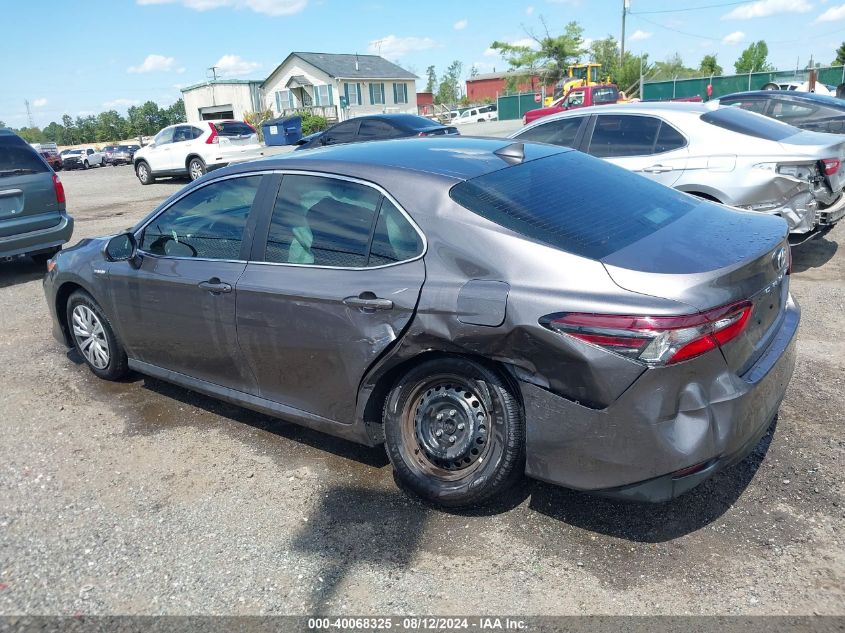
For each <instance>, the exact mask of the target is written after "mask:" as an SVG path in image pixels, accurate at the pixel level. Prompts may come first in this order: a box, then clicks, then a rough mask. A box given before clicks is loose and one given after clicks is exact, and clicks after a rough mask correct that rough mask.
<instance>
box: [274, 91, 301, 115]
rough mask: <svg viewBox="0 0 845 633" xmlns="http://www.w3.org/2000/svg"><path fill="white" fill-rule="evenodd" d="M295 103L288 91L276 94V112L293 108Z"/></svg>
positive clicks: (291, 93)
mask: <svg viewBox="0 0 845 633" xmlns="http://www.w3.org/2000/svg"><path fill="white" fill-rule="evenodd" d="M295 107H296V102H295V101H294V98H293V92H291V91H290V90H279V91H277V92H276V110H278V111H279V112H281V111H282V110H284V109H286V108H295Z"/></svg>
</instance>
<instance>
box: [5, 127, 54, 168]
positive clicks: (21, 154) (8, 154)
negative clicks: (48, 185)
mask: <svg viewBox="0 0 845 633" xmlns="http://www.w3.org/2000/svg"><path fill="white" fill-rule="evenodd" d="M49 169H50V168H49V167H47V165H46V164H45V163H44V161H43V160H41V158H39V157H38V154H36V153H35V150H34V149H32V148H31V147H30V146H29V145H27V144H26V143H25V142H24V141H23V140H22V139H20V138H18V137H17V136H11V135H9V136H6V135H2V136H0V178H2V177H3V176H17V175H20V174H33V173H41V172H44V171H49Z"/></svg>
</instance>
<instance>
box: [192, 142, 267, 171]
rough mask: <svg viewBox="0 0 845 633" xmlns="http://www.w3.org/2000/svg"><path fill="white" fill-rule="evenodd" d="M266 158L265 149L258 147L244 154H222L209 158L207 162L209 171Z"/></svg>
mask: <svg viewBox="0 0 845 633" xmlns="http://www.w3.org/2000/svg"><path fill="white" fill-rule="evenodd" d="M263 157H264V148H263V147H261V146H258V147H257V148H256V149H250V150H249V151H243V152H221V153H220V154H215V155H212V156H209V158H208V160H207V161H206V167H207V168H208V169H217V168H218V167H225V166H226V165H234V164H236V163H245V162H247V161H250V160H257V159H259V158H263Z"/></svg>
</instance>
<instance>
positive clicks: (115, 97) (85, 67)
mask: <svg viewBox="0 0 845 633" xmlns="http://www.w3.org/2000/svg"><path fill="white" fill-rule="evenodd" d="M630 5H631V12H632V13H631V15H630V16H629V18H628V27H627V38H626V41H627V43H626V46H627V47H628V48H629V49H630V50H632V51H634V52H648V53H649V56H650V58H651V59H652V60H659V59H665V58H666V57H668V56H669V55H671V54H673V53H675V52H678V53H680V54H681V56H682V57H683V59H684V61H685V62H686V63H687V65H690V66H697V65H698V62H699V61H700V59H701V57H702V56H703V55H704V54H706V53H717V55H718V60H719V62H720V63H721V64H722V66H723V67H724V68H725V70H726V71H728V70H732V69H733V62H734V61H735V60H736V58H737V57H738V55H739V53H740V52H741V51H742V49H743V48H745V46H747V44H748V43H749V42H751V41H756V40H758V39H765V40H766V41H767V42H768V43H769V49H770V54H769V58H770V61H772V62H773V63H774V64H775V65H776V66H777V67H778V68H794V67H795V64H796V61H799V60H800V64H801V65H802V66H804V65H805V64H806V63H807V61H808V60H809V58H810V56H811V55H813V56H814V58H815V59H816V60H817V61H821V62H823V63H829V62H830V61H831V60H832V59H833V58H834V56H835V50H836V47H837V46H838V45H839V44H840V43H841V42H842V41H843V40H845V3H843V0H754V1H751V2H730V1H728V0H675V1H673V0H630ZM714 5H718V6H714ZM621 6H622V0H474V1H472V2H467V1H464V2H455V1H451V2H446V1H444V0H429V2H426V3H416V2H410V1H409V0H85V1H78V2H77V1H74V2H71V1H70V0H28V1H26V2H22V1H17V0H10V1H8V2H5V3H4V4H3V6H2V9H0V14H2V18H3V22H4V26H6V27H7V28H4V29H3V30H2V33H3V37H2V40H1V41H0V55H1V56H2V57H0V58H2V59H3V62H4V63H3V67H2V70H0V85H2V90H0V120H3V121H5V122H6V123H7V124H9V125H12V126H15V127H20V126H22V125H25V124H26V122H27V119H26V108H25V106H24V100H25V99H28V100H29V101H30V104H31V106H32V112H33V118H34V121H35V124H36V125H38V126H41V127H43V126H45V125H46V124H48V123H49V122H50V121H52V120H59V119H60V117H61V115H62V114H65V113H67V114H70V115H71V116H74V117H75V116H77V115H80V114H81V115H85V114H96V113H98V112H100V111H102V110H105V109H109V108H115V109H117V110H119V111H121V112H125V110H126V108H127V107H128V106H129V105H132V104H135V103H141V102H143V101H145V100H147V99H152V100H153V101H156V102H158V103H159V104H161V105H167V104H170V103H172V102H173V101H174V100H176V99H178V98H179V96H180V93H179V87H181V86H184V85H188V84H192V83H196V82H198V81H203V80H204V79H205V78H206V76H207V73H208V70H207V69H208V67H210V66H213V65H217V66H220V67H221V72H222V73H224V74H227V75H229V76H232V77H241V78H247V77H248V78H264V77H266V76H267V75H268V74H269V73H270V71H272V69H273V68H274V67H275V66H276V65H277V64H278V63H279V62H281V61H282V60H283V59H284V58H285V56H286V55H287V54H288V53H289V52H290V51H293V50H302V51H320V52H332V53H355V52H358V53H378V52H380V53H381V54H382V55H383V56H384V57H386V58H388V59H390V60H391V61H396V62H398V63H400V64H401V65H403V66H404V67H406V68H408V69H410V70H412V71H414V72H416V73H417V74H418V75H420V76H422V75H423V74H424V72H425V69H426V67H427V66H429V65H430V64H434V65H435V66H436V67H437V70H438V72H442V71H443V70H444V69H445V68H446V66H447V65H448V64H449V63H450V62H451V61H452V60H453V59H459V60H461V61H462V62H463V63H464V69H465V74H466V75H468V74H469V69H470V68H471V66H472V65H473V64H474V65H476V66H477V67H478V68H479V71H480V72H490V71H491V70H493V69H494V67H495V68H496V69H497V70H503V69H504V68H505V67H506V64H505V63H504V62H503V61H502V60H501V59H500V58H498V57H497V56H496V55H495V54H494V53H493V51H490V50H489V45H490V43H491V42H492V41H493V40H497V39H498V40H505V41H509V42H517V41H519V40H523V39H525V38H526V37H527V35H526V29H534V30H538V29H539V28H540V26H541V25H540V21H539V19H540V16H542V17H543V18H545V20H546V22H547V23H548V24H549V25H550V27H551V29H552V30H553V31H554V30H556V29H562V27H563V25H564V24H566V23H567V22H568V21H570V20H577V21H578V22H579V23H580V24H581V25H582V26H583V27H584V35H585V37H587V38H601V37H605V36H606V35H608V34H613V35H614V36H616V37H617V39H618V38H619V35H620V26H621V24H620V22H621ZM701 7H706V8H701ZM9 25H12V28H8V26H9ZM33 25H37V28H33ZM421 84H422V82H420V87H422V85H421Z"/></svg>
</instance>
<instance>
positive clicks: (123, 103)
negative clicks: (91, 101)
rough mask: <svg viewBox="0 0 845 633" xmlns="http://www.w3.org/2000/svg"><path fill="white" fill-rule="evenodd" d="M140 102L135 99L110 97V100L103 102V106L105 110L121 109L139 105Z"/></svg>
mask: <svg viewBox="0 0 845 633" xmlns="http://www.w3.org/2000/svg"><path fill="white" fill-rule="evenodd" d="M140 103H141V102H140V101H138V100H137V99H112V100H111V101H105V102H103V107H104V108H105V109H106V110H122V109H123V108H128V107H129V106H136V105H139V104H140Z"/></svg>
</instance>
